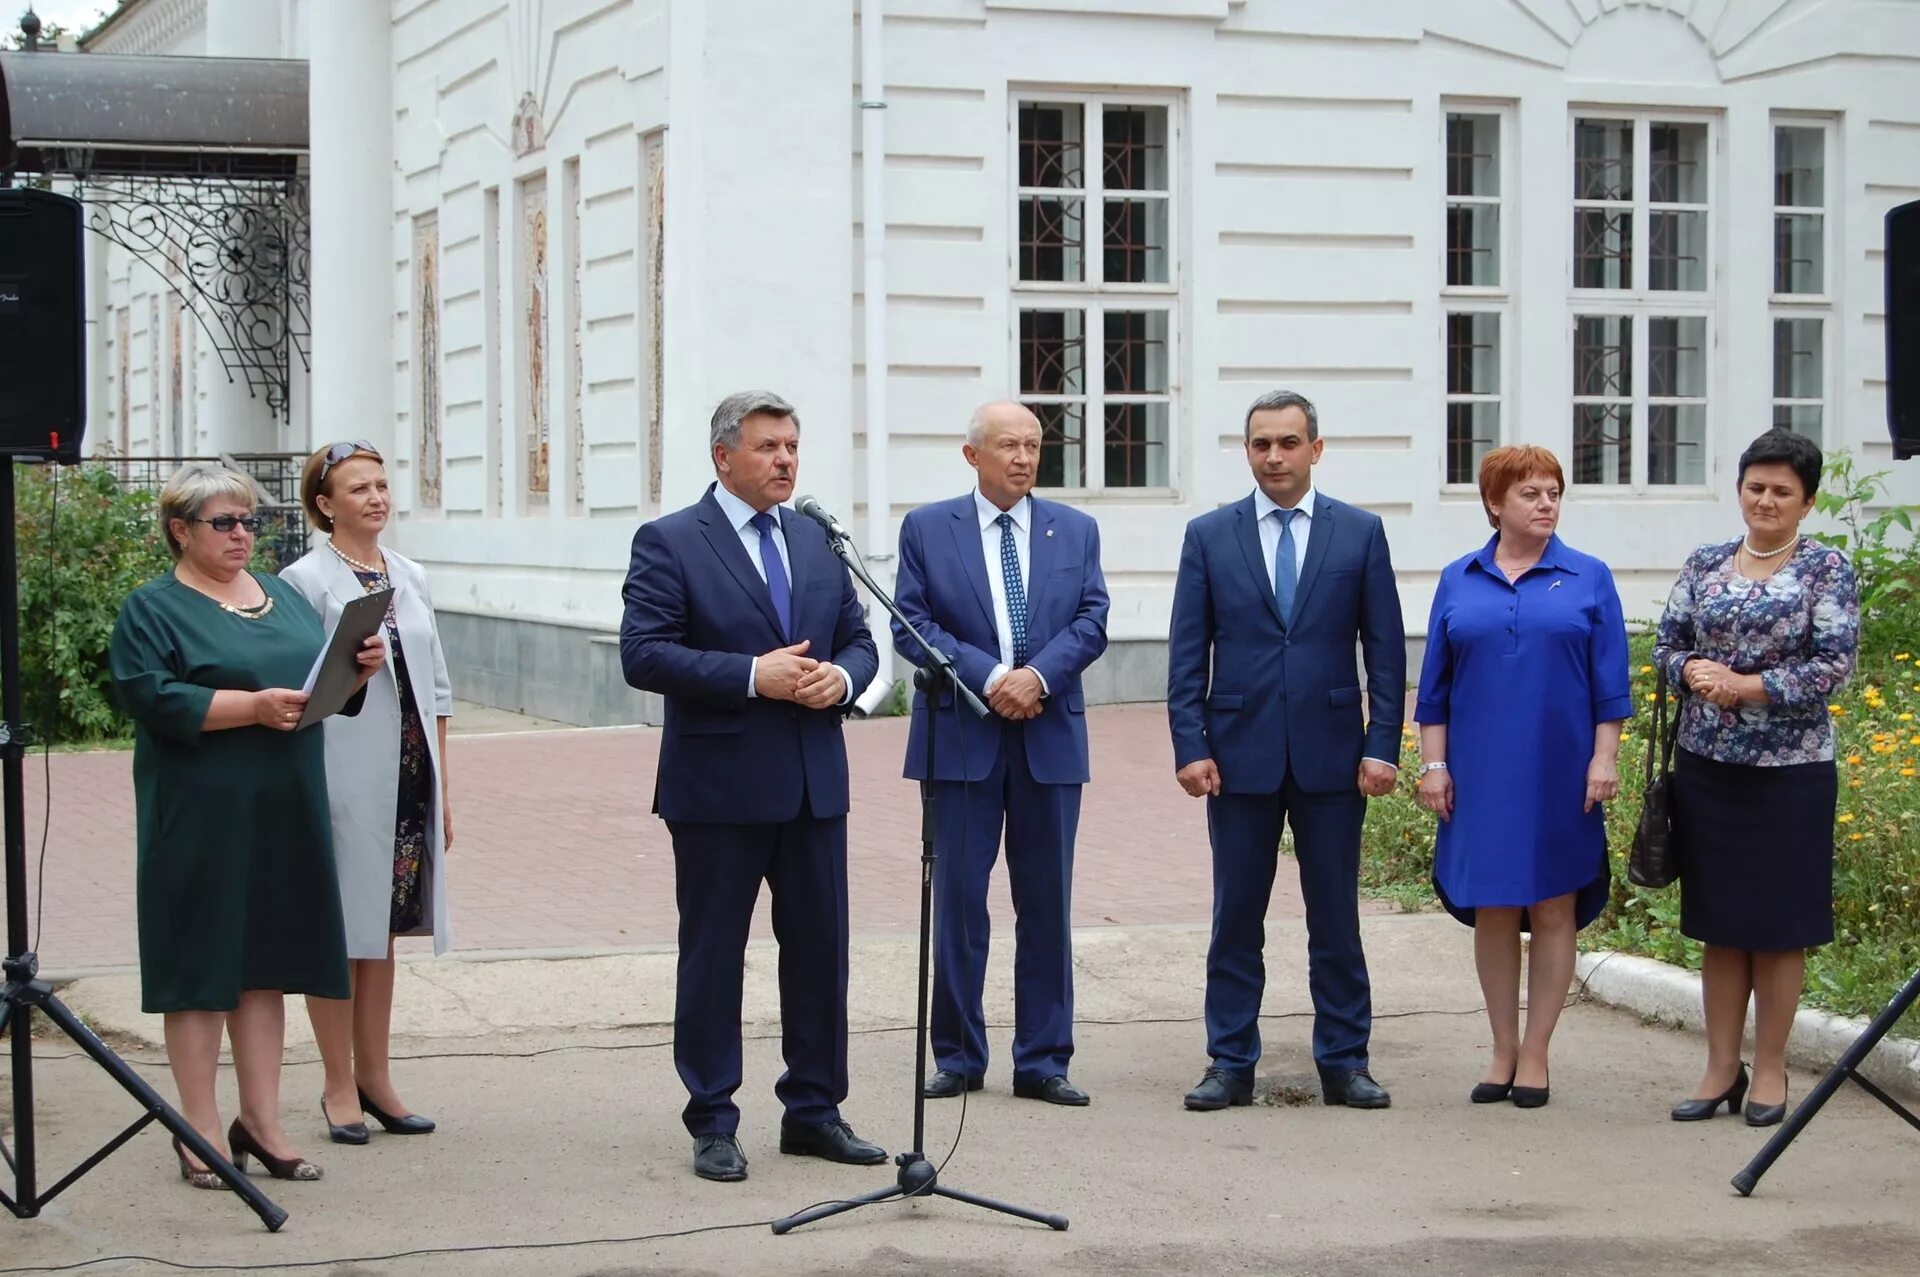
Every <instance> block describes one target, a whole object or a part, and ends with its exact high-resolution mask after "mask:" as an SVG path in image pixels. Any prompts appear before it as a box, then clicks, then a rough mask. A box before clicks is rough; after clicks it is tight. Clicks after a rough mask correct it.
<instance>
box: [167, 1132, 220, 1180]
mask: <svg viewBox="0 0 1920 1277" xmlns="http://www.w3.org/2000/svg"><path fill="white" fill-rule="evenodd" d="M173 1155H174V1156H175V1157H177V1158H179V1159H180V1178H181V1179H183V1180H185V1181H187V1183H189V1184H191V1185H193V1186H194V1187H195V1188H225V1187H226V1186H227V1181H225V1180H223V1179H221V1178H220V1177H219V1176H218V1175H216V1174H214V1173H213V1172H212V1171H197V1170H195V1169H194V1168H193V1166H192V1165H191V1164H190V1163H189V1162H188V1161H187V1149H186V1145H184V1144H182V1143H181V1142H180V1137H179V1136H178V1135H176V1136H174V1137H173Z"/></svg>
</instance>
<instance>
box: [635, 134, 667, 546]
mask: <svg viewBox="0 0 1920 1277" xmlns="http://www.w3.org/2000/svg"><path fill="white" fill-rule="evenodd" d="M666 140H667V136H666V133H665V131H664V130H656V131H655V132H652V133H649V134H647V136H646V137H645V138H644V139H643V140H642V143H641V145H642V151H641V158H642V160H643V163H642V164H641V171H642V172H643V173H644V174H645V181H646V188H645V204H644V207H645V209H646V276H645V282H644V283H643V284H642V288H643V289H644V290H645V296H646V322H645V325H644V329H643V337H642V340H643V341H644V342H645V343H646V345H645V347H644V348H643V349H642V351H641V361H642V374H643V377H644V379H645V384H646V387H647V427H646V428H647V438H646V454H647V500H648V501H649V502H650V503H652V505H653V506H654V507H656V508H657V507H658V506H659V504H660V462H661V457H660V454H661V450H662V447H661V445H662V439H661V429H662V426H661V422H662V416H661V400H662V396H663V395H664V394H665V384H666V377H665V374H664V372H663V366H664V365H663V361H662V360H661V358H660V355H661V351H662V348H663V347H662V343H663V341H664V340H665V338H664V332H665V330H664V329H663V328H662V327H661V320H662V317H663V314H664V302H665V297H666V293H665V283H666V261H667V203H666V189H665V179H666V171H667V167H666Z"/></svg>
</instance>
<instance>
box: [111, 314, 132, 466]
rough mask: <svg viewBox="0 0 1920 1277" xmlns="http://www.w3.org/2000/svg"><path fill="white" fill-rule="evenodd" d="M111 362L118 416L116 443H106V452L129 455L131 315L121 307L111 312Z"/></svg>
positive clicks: (123, 455) (130, 445) (130, 435)
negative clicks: (117, 394) (116, 389)
mask: <svg viewBox="0 0 1920 1277" xmlns="http://www.w3.org/2000/svg"><path fill="white" fill-rule="evenodd" d="M113 345H114V363H115V365H116V370H117V375H118V378H119V382H120V386H119V390H120V396H119V405H118V406H119V412H120V419H119V421H117V422H115V423H114V424H115V425H116V426H118V427H119V428H118V430H117V431H115V439H116V444H117V446H116V445H115V444H109V445H108V448H107V451H109V452H115V453H117V454H118V455H119V456H122V457H125V456H130V455H132V452H133V318H132V316H130V315H129V314H128V313H127V308H126V307H125V306H122V307H121V308H120V309H119V310H116V311H114V312H113Z"/></svg>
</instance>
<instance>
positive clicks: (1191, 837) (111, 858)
mask: <svg viewBox="0 0 1920 1277" xmlns="http://www.w3.org/2000/svg"><path fill="white" fill-rule="evenodd" d="M1088 721H1089V726H1090V728H1091V735H1092V739H1093V753H1094V760H1093V772H1094V780H1093V783H1092V784H1091V785H1090V786H1089V787H1088V789H1087V792H1086V797H1085V800H1084V803H1083V807H1082V815H1081V821H1080V838H1079V849H1078V858H1077V861H1076V866H1075V873H1074V896H1073V901H1074V922H1075V924H1076V925H1078V926H1083V927H1084V926H1103V925H1124V926H1137V925H1141V924H1152V923H1199V922H1205V921H1206V920H1207V919H1208V918H1209V917H1210V916H1211V911H1212V904H1211V901H1212V896H1211V869H1210V865H1209V860H1208V853H1207V840H1206V814H1205V810H1204V807H1203V805H1202V804H1200V803H1198V802H1195V801H1193V800H1191V799H1189V798H1187V797H1186V796H1185V795H1184V794H1182V793H1181V792H1180V790H1179V787H1178V786H1177V785H1175V784H1174V782H1173V762H1172V754H1171V749H1170V746H1169V743H1168V740H1167V729H1166V712H1165V711H1164V710H1163V709H1162V708H1161V707H1159V706H1157V705H1154V706H1121V707H1111V708H1106V709H1098V710H1095V711H1093V712H1092V713H1091V714H1090V715H1089V720H1088ZM657 742H658V733H657V732H656V731H654V730H652V729H647V728H631V729H625V728H623V729H615V730H602V731H557V732H535V733H524V734H507V735H492V736H485V735H480V736H456V737H455V738H454V739H453V740H452V741H451V742H450V744H449V749H448V752H449V755H450V768H451V772H452V777H453V784H454V797H453V814H454V849H453V855H452V862H451V865H450V869H449V875H450V877H451V880H452V884H453V885H452V890H453V931H454V944H455V947H456V948H459V949H469V950H472V949H547V948H556V949H557V948H580V947H601V946H616V945H652V944H667V943H671V942H672V940H673V938H674V930H675V911H674V902H673V855H672V850H671V847H670V845H669V843H668V839H667V833H666V829H665V827H664V826H663V825H661V823H660V822H659V821H658V820H656V819H654V817H653V816H652V815H651V814H650V813H649V811H648V806H649V800H650V798H651V796H652V793H653V771H654V761H655V753H656V748H657ZM847 742H848V746H849V750H850V752H851V756H852V768H853V783H854V793H855V806H854V810H853V815H852V818H851V820H850V822H849V856H848V879H849V882H848V887H849V891H850V893H851V901H852V919H853V930H854V932H855V934H864V935H874V934H895V933H901V932H911V931H912V930H913V929H914V928H915V927H916V925H917V922H918V908H919V820H920V817H919V798H918V789H917V787H916V786H914V785H912V784H910V783H908V782H907V781H904V780H902V779H900V760H901V757H902V752H903V750H904V747H905V743H906V720H904V719H881V720H878V721H873V722H854V723H849V724H848V726H847ZM132 762H133V756H132V754H131V753H130V752H119V753H97V754H56V755H54V756H53V759H52V775H53V786H54V791H53V792H54V799H55V802H54V811H53V825H52V838H51V840H50V842H49V844H48V850H47V872H46V921H45V929H44V934H43V936H42V937H41V941H40V950H39V952H40V957H41V965H42V967H43V968H44V969H46V970H48V971H55V972H57V971H62V970H74V969H77V968H89V967H100V966H115V965H123V964H131V963H133V962H134V961H135V960H136V955H137V948H136V938H135V931H134V905H133V858H134V850H133V786H132V781H131V777H130V770H131V767H132ZM41 775H42V771H41V761H40V758H39V757H38V756H37V755H36V756H34V757H33V758H31V759H30V760H29V764H28V768H27V776H28V788H27V792H28V798H27V821H28V829H29V835H30V836H29V842H28V859H29V862H30V864H29V878H30V879H31V878H32V876H33V871H32V865H31V862H33V861H34V860H36V859H37V857H38V853H39V843H40V828H41V811H42V802H43V794H44V792H45V790H44V788H43V786H42V784H41ZM994 895H995V901H996V903H995V904H994V906H993V916H994V919H995V921H996V922H997V923H998V924H999V926H1000V930H1001V934H1002V935H1003V936H1009V935H1010V934H1011V925H1012V908H1011V904H1010V903H1009V901H1008V899H1007V892H1006V875H1005V872H1004V869H1003V870H1001V871H999V872H996V874H995V876H994ZM1271 912H1272V913H1273V915H1274V916H1276V917H1297V916H1299V912H1300V904H1299V892H1298V886H1297V883H1296V882H1295V880H1294V874H1293V873H1292V871H1291V868H1290V867H1283V870H1282V873H1281V874H1280V877H1279V883H1278V885H1277V886H1276V889H1275V892H1274V899H1273V906H1272V910H1271ZM756 934H758V935H762V936H765V935H769V934H771V932H770V928H769V925H768V920H767V902H766V898H765V896H764V895H763V896H762V899H761V911H760V917H759V919H758V921H757V924H756ZM407 943H408V945H409V946H411V947H416V948H424V947H426V946H425V942H407Z"/></svg>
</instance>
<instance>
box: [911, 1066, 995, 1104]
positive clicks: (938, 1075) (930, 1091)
mask: <svg viewBox="0 0 1920 1277" xmlns="http://www.w3.org/2000/svg"><path fill="white" fill-rule="evenodd" d="M984 1085H986V1079H985V1078H978V1077H967V1076H965V1075H964V1074H960V1073H955V1072H954V1071H953V1070H952V1069H937V1070H935V1071H934V1074H933V1076H932V1077H930V1078H928V1079H927V1081H926V1084H925V1085H924V1086H922V1087H921V1088H920V1094H922V1095H924V1096H926V1097H927V1098H928V1099H930V1100H950V1099H952V1098H954V1097H955V1096H956V1095H959V1094H960V1093H961V1092H963V1091H977V1090H979V1089H980V1088H981V1087H982V1086H984Z"/></svg>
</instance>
